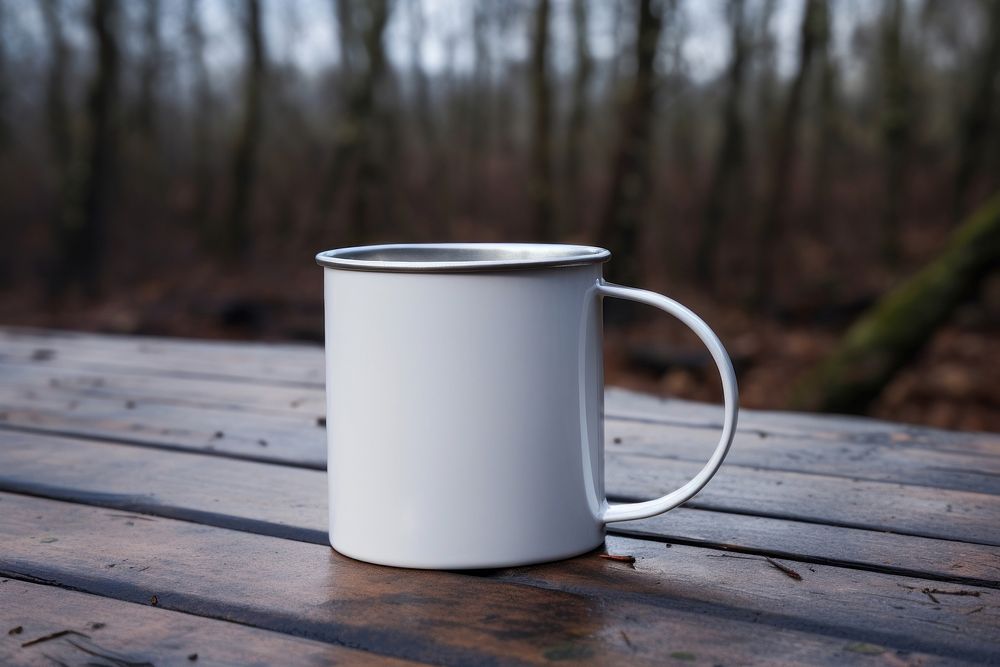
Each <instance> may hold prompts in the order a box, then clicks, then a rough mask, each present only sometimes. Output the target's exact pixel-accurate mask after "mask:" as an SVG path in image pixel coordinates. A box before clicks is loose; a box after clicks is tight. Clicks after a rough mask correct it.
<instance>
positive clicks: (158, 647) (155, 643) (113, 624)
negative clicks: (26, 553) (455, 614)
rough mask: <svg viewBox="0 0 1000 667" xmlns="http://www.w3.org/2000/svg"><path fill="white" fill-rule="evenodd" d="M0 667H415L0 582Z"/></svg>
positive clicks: (96, 598) (59, 590) (150, 609)
mask: <svg viewBox="0 0 1000 667" xmlns="http://www.w3.org/2000/svg"><path fill="white" fill-rule="evenodd" d="M12 631H13V634H12ZM60 633H62V634H60ZM46 638H48V639H46ZM0 664H4V665H45V666H46V667H51V665H55V664H64V665H82V664H99V665H125V664H128V665H139V664H144V665H145V664H149V665H165V664H168V665H233V666H234V667H235V666H244V665H278V664H283V665H287V664H296V665H316V666H319V665H331V664H351V665H415V664H422V663H415V662H410V661H405V660H398V659H395V658H390V657H388V656H384V655H377V654H372V653H367V652H364V651H356V650H353V649H350V648H346V647H343V646H336V645H333V644H325V643H323V642H317V641H312V640H308V639H302V638H298V637H290V636H288V635H285V634H281V633H278V632H270V631H267V630H258V629H256V628H250V627H247V626H245V625H239V624H236V623H227V622H225V621H219V620H213V619H207V618H203V617H199V616H192V615H189V614H184V613H180V612H176V611H169V610H167V609H160V608H157V607H151V606H149V605H148V604H134V603H131V602H123V601H121V600H114V599H109V598H104V597H99V596H96V595H89V594H87V593H79V592H76V591H68V590H65V589H62V588H58V587H54V586H42V585H39V584H32V583H27V582H24V581H17V580H15V579H0Z"/></svg>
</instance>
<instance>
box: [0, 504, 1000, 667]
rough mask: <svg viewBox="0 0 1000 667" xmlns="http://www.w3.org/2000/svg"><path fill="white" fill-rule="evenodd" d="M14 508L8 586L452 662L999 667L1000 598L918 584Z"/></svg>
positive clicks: (8, 510) (649, 553)
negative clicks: (458, 564)
mask: <svg viewBox="0 0 1000 667" xmlns="http://www.w3.org/2000/svg"><path fill="white" fill-rule="evenodd" d="M0 504H2V508H3V509H2V512H0V535H2V536H3V540H4V544H5V545H6V546H5V549H4V552H3V554H0V574H3V575H4V576H14V577H20V578H29V577H33V578H39V579H44V580H46V581H48V582H52V583H56V584H59V585H64V586H70V587H73V588H76V589H80V590H83V591H87V592H95V593H103V594H110V595H114V596H115V597H117V598H120V599H124V600H128V601H133V602H155V604H156V605H157V606H161V607H164V608H168V609H177V610H182V611H187V612H189V613H197V614H199V615H204V616H209V617H221V618H226V619H228V620H233V621H239V622H242V623H246V624H249V625H254V626H256V627H263V628H267V629H272V630H278V631H282V632H287V633H289V634H298V635H307V636H310V637H311V638H314V639H319V640H321V641H329V642H336V643H346V644H349V645H352V646H355V647H358V648H362V649H367V648H375V647H378V648H379V649H380V650H382V651H383V652H385V653H387V654H391V655H396V656H399V657H409V658H416V659H420V660H426V661H433V662H440V663H446V664H456V663H468V662H477V663H480V662H487V661H494V660H495V659H497V657H498V656H503V659H504V661H509V662H518V661H521V662H531V663H540V662H543V661H549V660H552V659H571V660H573V661H574V662H584V661H589V662H594V663H598V664H606V663H608V662H609V661H615V662H621V661H628V662H629V663H633V662H639V663H648V664H662V661H663V660H664V657H665V656H671V655H673V656H674V657H676V656H677V655H680V654H684V655H685V656H687V655H688V654H691V655H692V656H694V657H695V659H697V660H699V661H705V662H712V663H721V662H731V661H733V660H734V659H739V660H740V662H769V663H771V664H774V663H783V662H806V663H827V664H829V663H837V664H842V663H843V662H844V661H845V660H847V659H849V658H850V657H851V655H852V652H856V651H858V650H860V651H861V652H862V653H867V652H869V650H870V651H871V652H872V653H875V652H878V653H879V654H882V655H885V657H886V658H890V657H892V658H902V659H905V660H912V661H915V662H918V661H920V660H921V657H920V656H914V655H912V653H913V652H923V653H928V654H931V655H933V656H938V657H943V658H948V659H949V660H951V659H955V660H967V661H977V660H979V661H985V660H990V659H992V658H993V657H995V655H996V651H997V650H998V648H1000V637H998V631H997V628H998V627H1000V626H998V622H1000V614H998V612H997V610H998V609H1000V606H997V604H996V602H997V599H998V598H1000V592H998V591H995V590H990V589H983V588H975V589H973V588H968V587H965V588H963V589H961V591H963V592H962V593H959V590H958V589H956V590H950V591H949V592H948V593H947V594H946V593H940V594H939V597H938V598H937V599H938V601H937V602H933V601H932V600H931V599H930V595H933V594H934V590H935V589H936V587H935V584H934V583H933V582H928V581H927V580H921V579H906V578H901V577H890V576H886V575H865V573H858V572H852V571H848V570H843V569H840V568H832V567H825V566H820V565H817V566H814V567H813V566H811V567H810V569H806V570H804V572H803V573H802V574H801V575H800V576H801V578H800V580H793V579H791V578H790V577H789V576H788V575H787V574H786V573H785V572H783V571H781V570H779V569H776V568H775V567H774V566H773V565H771V564H770V563H768V562H767V561H763V560H757V559H749V560H747V559H743V558H740V559H737V558H729V557H723V558H719V557H717V556H720V555H722V556H730V554H718V553H717V552H710V551H708V550H703V549H696V548H692V547H685V546H674V547H673V548H671V549H667V548H665V547H664V545H661V544H657V543H649V542H642V541H639V540H627V539H622V538H612V539H610V540H609V542H608V548H609V549H610V550H612V551H615V552H617V553H630V554H632V555H634V556H635V557H636V559H637V562H636V563H635V567H634V568H632V567H629V566H628V565H627V564H623V563H618V562H614V561H608V560H605V559H602V558H599V557H598V556H597V555H594V554H591V555H587V556H583V557H580V558H577V559H574V560H572V561H568V562H563V563H558V564H554V565H546V566H538V567H533V568H516V569H513V570H503V571H498V572H495V573H492V574H491V575H489V576H485V577H484V576H478V577H477V576H469V575H462V574H455V573H448V572H434V571H405V572H404V571H400V570H398V569H394V568H383V567H378V566H372V565H367V564H364V563H359V562H356V561H351V560H350V559H347V558H344V557H342V556H339V555H338V554H336V553H334V552H332V550H330V549H329V548H325V547H321V546H317V545H312V544H306V543H302V542H295V541H291V540H282V539H276V538H271V537H264V536H260V535H252V534H248V533H241V532H235V531H229V530H224V529H219V528H213V527H208V526H202V525H197V524H192V523H187V522H179V521H174V520H170V519H159V518H156V519H153V518H151V517H146V518H145V519H142V518H140V517H134V518H128V517H127V516H126V517H122V516H120V515H119V514H117V513H109V512H108V511H107V510H102V509H97V508H92V507H86V506H82V505H74V504H67V503H61V502H56V501H50V500H41V499H37V498H28V497H23V496H11V495H7V494H3V495H0ZM192 573H196V574H192ZM925 589H926V591H925ZM154 596H155V599H154ZM942 599H943V601H942ZM862 644H864V645H865V646H866V647H865V648H863V649H858V648H857V647H859V646H860V645H862ZM868 645H871V647H872V648H871V649H869V648H867V646H868Z"/></svg>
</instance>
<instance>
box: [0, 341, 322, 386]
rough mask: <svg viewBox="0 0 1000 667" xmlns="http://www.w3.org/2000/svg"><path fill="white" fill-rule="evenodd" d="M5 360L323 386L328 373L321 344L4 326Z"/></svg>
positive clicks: (1, 351) (0, 347)
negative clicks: (209, 339)
mask: <svg viewBox="0 0 1000 667" xmlns="http://www.w3.org/2000/svg"><path fill="white" fill-rule="evenodd" d="M0 361H4V362H8V361H9V362H19V363H33V364H36V365H39V366H45V365H55V364H59V365H72V366H76V367H78V368H84V369H90V370H101V369H108V370H115V369H134V370H141V371H143V372H145V373H151V374H157V375H162V376H165V377H193V378H220V379H230V380H240V381H253V382H259V383H262V384H275V385H303V386H312V387H322V385H323V376H324V367H323V348H322V347H320V346H318V345H309V346H307V345H281V344H268V343H253V344H246V343H243V344H239V343H229V342H221V341H219V342H215V341H194V340H183V339H147V338H145V337H141V336H96V335H93V334H80V333H75V332H47V333H45V332H37V331H34V332H30V333H26V332H20V331H15V332H12V331H11V330H9V329H7V330H0Z"/></svg>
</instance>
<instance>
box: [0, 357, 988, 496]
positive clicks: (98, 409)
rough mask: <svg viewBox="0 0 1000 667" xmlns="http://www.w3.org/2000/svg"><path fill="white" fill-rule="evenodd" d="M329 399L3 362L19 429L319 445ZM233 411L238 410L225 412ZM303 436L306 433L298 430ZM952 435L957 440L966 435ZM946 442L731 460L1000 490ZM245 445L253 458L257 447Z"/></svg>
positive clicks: (776, 442) (694, 450) (861, 445)
mask: <svg viewBox="0 0 1000 667" xmlns="http://www.w3.org/2000/svg"><path fill="white" fill-rule="evenodd" d="M323 402H324V399H323V392H322V391H321V390H317V389H302V388H288V387H264V386H260V385H255V384H247V383H239V382H230V381H219V380H194V379H185V378H162V377H150V376H143V375H124V374H121V373H102V374H93V373H81V372H79V371H73V370H70V369H66V368H62V367H38V366H31V365H12V364H0V404H2V405H5V406H6V408H5V409H6V410H7V413H8V414H7V417H8V421H9V422H11V423H19V424H21V425H26V424H24V423H23V422H20V421H17V418H18V416H19V415H25V414H26V413H25V411H26V410H27V411H28V413H27V414H35V413H34V412H32V411H33V410H40V411H56V412H57V413H59V414H67V413H68V414H72V415H74V416H75V418H76V420H78V421H81V420H86V419H87V418H88V417H94V418H96V416H97V415H100V416H102V417H106V416H107V415H108V414H109V413H113V412H114V411H115V410H118V409H121V408H124V409H125V410H130V411H136V410H138V411H139V413H141V414H142V415H149V416H150V419H151V420H154V421H152V422H151V423H149V424H147V426H149V427H150V429H149V430H150V431H153V432H155V426H156V424H158V423H161V422H162V421H163V420H158V417H159V416H160V415H161V414H166V415H171V419H172V420H173V419H175V415H177V410H179V409H190V410H192V411H193V412H192V413H191V414H192V419H191V420H188V421H191V422H194V423H197V420H198V418H199V415H200V411H202V410H208V411H209V414H210V415H211V421H210V423H208V425H207V426H206V427H203V428H202V431H205V430H206V429H210V428H211V427H213V426H218V427H219V429H217V430H216V431H212V433H213V434H214V433H216V432H218V430H220V429H223V428H225V427H226V426H228V424H229V423H232V422H237V423H241V424H245V425H246V426H247V429H245V430H246V431H248V432H249V433H250V435H248V436H247V440H248V442H247V443H246V444H254V445H257V444H259V443H258V441H257V440H254V439H253V438H252V437H251V436H252V434H253V432H257V433H268V432H275V433H278V434H281V435H282V436H287V437H289V438H293V439H294V438H296V437H301V439H302V441H310V440H311V441H313V442H317V443H319V444H318V445H317V447H319V448H321V446H322V442H321V439H320V438H319V436H318V434H317V433H316V431H315V427H316V423H317V419H319V418H321V417H322V416H323V415H324V414H325V406H324V404H323ZM227 411H232V412H238V413H239V414H238V415H227V414H225V413H226V412H227ZM139 413H133V414H131V415H130V416H131V417H135V416H136V414H139ZM156 420H158V421H156ZM202 421H204V419H202ZM45 423H46V424H48V423H49V422H48V421H46V422H45ZM171 423H172V422H171ZM49 427H50V428H52V429H55V430H60V432H67V433H78V434H92V435H95V434H96V435H99V434H100V432H99V431H97V432H96V433H95V432H93V431H92V429H88V428H87V425H86V424H84V425H83V426H74V425H72V424H62V425H60V424H59V423H58V421H57V423H56V424H51V425H50V426H49ZM162 428H169V427H168V426H164V427H162ZM230 430H231V429H230ZM605 431H606V435H605V441H606V442H607V443H608V449H609V451H611V452H612V453H627V454H644V455H647V456H658V457H663V458H669V459H676V460H683V461H688V462H691V463H696V462H699V461H702V460H704V459H705V458H706V457H707V456H708V453H709V452H710V451H711V450H712V448H713V447H714V445H715V442H716V439H717V430H716V429H712V428H706V427H694V426H676V425H668V424H661V423H654V422H647V421H640V422H636V421H630V420H627V419H614V418H612V419H608V420H607V422H606V428H605ZM296 432H300V433H301V436H296V435H295V433H296ZM941 433H946V432H941ZM948 436H949V437H951V438H955V437H960V436H961V434H948ZM202 437H204V434H202ZM983 437H985V436H983ZM230 444H232V443H225V445H226V446H229V445H230ZM938 444H939V443H933V444H928V443H926V442H924V441H923V439H920V440H898V439H897V440H893V441H887V442H881V441H877V442H868V441H863V440H859V441H857V442H854V441H848V440H844V441H836V440H829V439H824V438H811V439H810V438H806V437H798V436H787V435H766V434H764V433H763V432H757V431H754V430H753V429H748V430H743V431H740V432H739V433H738V435H737V440H736V446H735V447H734V448H733V449H732V451H731V452H730V455H729V457H728V460H727V463H728V464H729V465H740V466H748V467H754V468H762V469H767V470H787V471H791V472H810V473H820V474H825V475H831V476H843V477H850V478H854V479H862V480H869V481H883V482H896V483H904V484H916V485H921V486H933V487H937V488H948V489H957V490H965V491H976V492H980V493H993V494H1000V456H987V455H984V454H982V453H980V452H960V451H953V450H942V449H940V448H939V447H938ZM247 449H249V450H250V451H249V455H251V456H257V454H258V453H259V452H258V451H257V448H256V447H249V448H247ZM995 451H998V452H1000V437H998V438H996V447H995Z"/></svg>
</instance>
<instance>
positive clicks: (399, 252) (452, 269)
mask: <svg viewBox="0 0 1000 667" xmlns="http://www.w3.org/2000/svg"><path fill="white" fill-rule="evenodd" d="M610 257H611V252H610V251H609V250H606V249H604V248H599V247H597V246H586V245H568V244H561V243H386V244H380V245H365V246H351V247H347V248H335V249H333V250H324V251H323V252H321V253H319V254H317V255H316V263H317V264H319V265H320V266H322V267H324V268H327V269H343V270H347V271H380V272H402V273H469V272H476V271H511V270H524V269H540V268H555V267H564V266H582V265H587V264H603V263H604V262H606V261H608V259H609V258H610Z"/></svg>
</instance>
